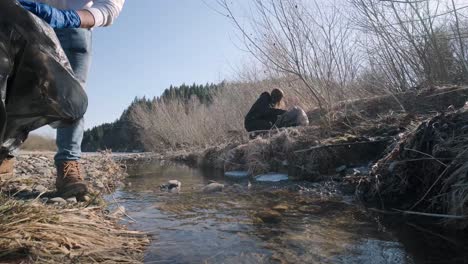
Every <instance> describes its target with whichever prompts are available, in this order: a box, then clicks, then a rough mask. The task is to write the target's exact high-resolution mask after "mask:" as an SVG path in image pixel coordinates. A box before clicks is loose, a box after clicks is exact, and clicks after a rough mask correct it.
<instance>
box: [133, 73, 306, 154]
mask: <svg viewBox="0 0 468 264" xmlns="http://www.w3.org/2000/svg"><path fill="white" fill-rule="evenodd" d="M285 82H286V81H284V80H283V81H279V80H272V81H264V82H255V83H231V84H228V85H227V86H226V87H224V88H223V89H221V90H220V91H219V92H217V93H216V94H215V95H214V100H213V103H211V104H209V105H206V104H201V103H200V102H198V101H197V100H196V99H195V98H193V100H192V101H190V102H189V103H188V104H187V103H185V102H181V101H155V102H152V104H151V105H150V106H147V105H139V106H137V107H136V109H134V111H133V112H132V113H131V117H132V118H131V119H132V120H133V122H134V123H135V124H137V125H138V126H140V127H141V129H140V130H139V133H140V138H141V139H142V140H143V142H144V144H145V146H147V147H148V148H149V149H152V150H155V151H158V150H161V149H162V148H163V149H165V148H172V149H178V148H187V147H191V146H198V147H200V146H201V147H207V146H212V145H217V144H221V143H226V142H232V141H240V142H243V141H245V140H246V139H247V133H246V132H244V131H245V129H244V117H245V115H246V114H247V112H248V111H249V109H250V107H251V106H252V104H253V103H254V102H255V100H256V99H257V98H258V96H259V95H260V94H261V93H262V92H264V91H271V90H272V89H273V88H283V89H284V86H286V87H287V85H288V84H287V82H286V83H285ZM283 85H284V86H283ZM284 90H285V92H286V94H287V96H286V98H287V101H286V105H285V107H286V108H287V107H288V106H295V105H298V106H301V107H303V108H305V109H311V107H313V105H312V104H311V103H310V100H309V99H310V98H308V97H307V96H303V95H302V94H301V89H299V88H298V89H294V88H292V87H291V88H290V89H288V90H286V89H284ZM302 93H304V94H307V93H306V92H305V91H304V90H302Z"/></svg>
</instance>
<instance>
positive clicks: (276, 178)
mask: <svg viewBox="0 0 468 264" xmlns="http://www.w3.org/2000/svg"><path fill="white" fill-rule="evenodd" d="M255 180H256V181H258V182H280V181H287V180H289V176H288V175H287V174H282V173H269V174H263V175H258V176H257V177H255Z"/></svg>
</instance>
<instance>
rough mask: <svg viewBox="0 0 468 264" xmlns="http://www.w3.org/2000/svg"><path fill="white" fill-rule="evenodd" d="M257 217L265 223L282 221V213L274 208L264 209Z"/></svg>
mask: <svg viewBox="0 0 468 264" xmlns="http://www.w3.org/2000/svg"><path fill="white" fill-rule="evenodd" d="M255 216H256V217H258V218H259V219H261V220H262V222H264V223H279V222H281V214H280V213H278V212H277V211H274V210H264V211H260V212H258V213H256V214H255Z"/></svg>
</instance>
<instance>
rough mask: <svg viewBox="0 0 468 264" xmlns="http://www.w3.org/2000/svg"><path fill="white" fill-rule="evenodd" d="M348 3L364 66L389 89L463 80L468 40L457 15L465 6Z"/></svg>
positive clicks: (433, 0) (434, 0) (436, 0)
mask: <svg viewBox="0 0 468 264" xmlns="http://www.w3.org/2000/svg"><path fill="white" fill-rule="evenodd" d="M351 3H352V4H353V6H354V8H355V10H356V16H355V17H354V23H355V24H356V25H357V26H358V27H359V28H360V32H359V34H360V35H361V36H362V41H361V44H362V46H363V47H365V54H366V56H367V64H368V65H369V67H370V68H371V69H374V70H376V71H377V72H379V73H380V75H381V77H383V79H382V80H383V82H384V83H385V84H386V86H387V88H388V89H389V90H390V91H392V92H401V91H405V90H407V89H409V88H412V87H424V86H427V85H438V84H449V83H457V82H460V81H463V80H462V79H463V78H462V77H461V76H462V75H463V73H465V75H466V73H467V71H466V69H467V67H466V56H465V54H466V37H467V36H466V27H462V24H461V20H460V16H461V15H462V14H461V13H464V15H463V17H465V15H466V6H465V7H460V6H456V5H455V2H454V1H453V0H447V1H444V0H421V1H393V0H388V1H378V0H351ZM464 81H466V78H465V80H464Z"/></svg>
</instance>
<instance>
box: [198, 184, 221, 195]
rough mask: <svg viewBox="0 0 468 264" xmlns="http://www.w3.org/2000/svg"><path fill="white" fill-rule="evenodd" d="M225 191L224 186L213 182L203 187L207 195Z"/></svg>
mask: <svg viewBox="0 0 468 264" xmlns="http://www.w3.org/2000/svg"><path fill="white" fill-rule="evenodd" d="M223 189H224V184H220V183H216V182H213V183H210V184H208V185H207V186H205V187H203V189H202V191H203V192H206V193H212V192H222V191H223Z"/></svg>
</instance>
